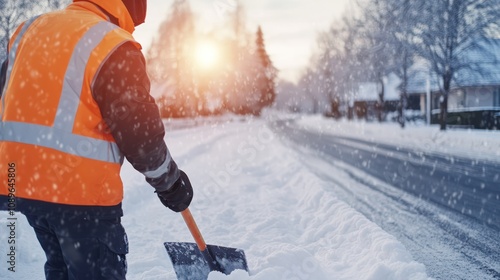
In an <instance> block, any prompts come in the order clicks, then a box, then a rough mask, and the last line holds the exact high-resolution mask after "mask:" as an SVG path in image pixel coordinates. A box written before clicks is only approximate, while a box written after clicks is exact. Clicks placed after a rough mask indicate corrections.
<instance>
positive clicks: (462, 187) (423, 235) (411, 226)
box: [274, 119, 500, 279]
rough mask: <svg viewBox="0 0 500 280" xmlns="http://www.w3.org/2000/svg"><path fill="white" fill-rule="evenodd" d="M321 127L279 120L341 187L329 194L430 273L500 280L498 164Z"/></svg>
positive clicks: (280, 128) (282, 130) (314, 165)
mask: <svg viewBox="0 0 500 280" xmlns="http://www.w3.org/2000/svg"><path fill="white" fill-rule="evenodd" d="M317 121H319V122H321V121H322V120H317ZM323 121H325V120H323ZM299 123H300V121H299ZM302 124H304V123H303V122H302ZM309 124H310V123H309ZM324 125H325V124H323V126H324ZM319 126H321V124H318V123H315V124H314V125H307V123H306V124H305V125H300V124H298V123H297V122H296V121H295V120H294V119H289V120H278V121H275V122H274V128H275V130H276V131H277V132H278V133H279V134H281V135H282V136H284V137H281V139H288V140H289V141H288V142H289V147H290V148H295V149H298V150H301V151H302V153H304V157H305V158H307V159H308V160H307V161H306V162H305V163H306V165H308V166H310V169H311V170H313V172H314V173H315V174H316V175H317V176H319V177H320V178H323V179H324V180H327V181H331V182H335V183H334V184H332V189H331V191H333V192H334V193H335V194H336V195H337V196H338V197H340V198H341V199H342V200H344V201H346V202H348V203H349V205H351V206H353V207H354V208H355V209H356V210H358V211H360V212H361V213H363V214H364V215H365V216H367V217H368V218H369V219H370V220H371V221H374V222H375V223H377V224H378V225H379V226H381V227H382V228H383V229H384V230H386V231H388V232H389V233H391V234H393V235H394V236H396V237H397V238H398V240H400V241H402V242H403V244H405V246H406V247H407V248H408V249H409V251H410V252H411V253H412V254H413V256H414V257H415V259H416V260H418V261H420V262H422V263H424V264H425V265H426V266H427V272H428V274H429V275H430V276H432V277H435V278H437V279H498V278H500V250H499V249H500V240H499V239H498V236H499V231H498V228H497V227H498V222H499V221H498V211H499V209H500V204H499V200H498V193H499V192H500V189H499V188H498V182H497V181H498V176H496V174H497V172H499V171H498V170H499V167H500V164H499V163H496V162H491V161H487V160H484V159H481V158H479V159H477V158H474V159H471V158H460V157H458V156H456V155H454V156H450V155H449V154H448V155H446V154H435V153H428V152H425V151H421V150H419V149H411V148H409V147H405V145H402V146H401V145H398V146H396V145H391V144H386V143H381V142H377V141H373V140H372V141H371V142H368V141H365V140H363V139H362V138H356V137H357V136H358V137H359V135H349V137H346V135H343V136H339V135H338V133H337V135H336V131H338V129H330V130H328V131H325V130H324V129H323V130H318V129H317V128H318V127H319ZM382 142H383V141H382ZM400 144H402V143H400ZM311 154H314V155H316V157H313V156H311ZM311 160H313V161H312V162H311ZM471 163H472V164H471ZM333 170H335V172H332V171H333ZM467 172H468V173H467ZM346 177H347V179H346ZM495 180H496V181H495ZM481 186H482V187H481ZM454 193H462V195H461V197H455V196H454V195H453V194H454ZM447 196H449V197H447ZM449 200H451V201H453V202H454V203H446V202H447V201H449ZM429 201H432V202H435V203H432V202H429ZM476 201H480V202H482V203H479V204H478V203H476ZM475 203H476V204H475ZM467 207H469V208H471V209H470V211H467ZM463 209H465V211H464V210H463ZM477 209H478V210H477ZM460 210H462V211H463V212H462V213H465V214H467V216H470V217H474V218H472V219H471V218H468V217H465V216H464V215H462V214H460V212H461V211H460ZM480 214H482V215H480ZM486 224H488V225H489V226H486ZM492 227H493V228H492Z"/></svg>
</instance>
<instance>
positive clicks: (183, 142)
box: [0, 119, 427, 280]
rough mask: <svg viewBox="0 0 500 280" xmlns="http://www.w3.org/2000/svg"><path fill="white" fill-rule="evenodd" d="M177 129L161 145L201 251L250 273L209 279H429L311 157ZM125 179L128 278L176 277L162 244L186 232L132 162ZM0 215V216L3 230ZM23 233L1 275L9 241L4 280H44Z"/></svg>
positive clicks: (258, 136) (245, 133) (241, 128)
mask: <svg viewBox="0 0 500 280" xmlns="http://www.w3.org/2000/svg"><path fill="white" fill-rule="evenodd" d="M179 122H183V121H171V122H167V130H168V133H167V136H166V141H167V144H168V146H169V148H170V150H171V153H172V155H173V157H174V159H175V160H176V161H177V163H178V165H179V166H180V167H181V168H182V169H183V170H185V171H186V173H187V174H188V175H189V176H190V179H191V182H192V184H193V186H194V188H195V198H194V200H193V203H192V205H191V207H190V209H191V212H192V213H193V216H194V218H195V219H196V220H197V222H198V226H199V227H200V230H201V232H202V233H203V235H204V238H205V240H206V241H207V243H209V244H216V245H221V246H226V247H235V248H240V249H243V250H244V251H245V254H246V257H247V260H248V265H249V268H250V276H249V275H248V274H246V273H245V272H243V271H235V272H233V274H231V275H230V276H225V275H221V274H220V273H217V272H213V273H211V275H210V277H209V279H211V280H215V279H252V280H263V279H266V280H267V279H268V280H271V279H272V280H275V279H278V280H279V279H287V280H288V279H301V280H302V279H314V280H321V279H325V280H326V279H370V280H377V279H380V280H387V279H394V280H396V279H427V275H426V272H425V267H424V265H422V264H421V263H418V262H415V261H414V260H413V258H412V257H411V255H410V253H409V252H408V251H407V250H406V249H405V247H404V246H403V245H402V244H401V243H400V242H399V241H398V240H397V239H396V238H394V237H393V236H391V235H389V234H388V233H386V232H385V231H383V230H382V229H381V228H380V227H378V226H377V225H376V224H374V223H372V222H370V221H369V220H368V219H366V218H365V217H364V216H363V215H361V214H360V213H359V212H357V211H355V210H354V209H353V208H351V207H350V206H348V205H347V204H346V203H345V202H343V201H341V200H339V199H338V198H337V197H336V195H335V193H333V192H332V190H331V189H332V184H334V183H332V182H331V181H329V180H326V179H321V178H319V177H317V176H315V175H314V173H312V172H311V171H310V170H308V168H307V167H306V166H305V165H304V164H303V162H305V161H308V160H311V161H312V160H313V158H312V157H314V155H311V158H310V159H309V158H307V157H308V156H303V155H302V156H299V154H298V153H297V152H295V151H294V150H292V149H289V148H287V147H286V145H284V144H283V143H282V142H281V141H280V139H278V138H277V137H276V136H275V134H273V133H272V131H271V130H270V129H268V128H267V126H266V123H265V120H251V119H249V120H240V119H239V120H236V121H234V120H233V121H222V122H221V121H219V122H217V121H211V122H209V123H207V124H205V125H203V124H197V126H189V125H185V123H183V125H182V126H185V127H188V128H184V129H175V130H172V129H171V127H173V126H175V127H179V126H180V125H179ZM184 122H186V121H184ZM188 122H189V121H188ZM122 176H123V181H124V184H125V199H124V203H123V205H124V211H125V216H124V218H123V220H122V221H123V224H124V226H125V229H126V231H127V233H128V237H129V242H130V253H129V255H128V256H127V258H128V264H129V271H128V274H127V275H128V279H176V277H175V273H174V271H173V269H172V264H171V263H170V260H169V258H168V255H167V253H166V250H165V248H164V247H163V242H166V241H169V242H192V237H191V236H190V234H189V231H188V230H187V228H186V226H185V225H184V222H183V220H182V218H181V216H180V214H177V213H173V212H171V211H169V210H168V209H166V208H165V207H163V206H162V205H161V204H160V202H159V201H158V199H157V197H156V195H155V194H154V193H153V191H152V188H151V187H150V186H148V185H147V183H146V182H145V181H144V179H143V177H142V175H141V174H139V173H137V172H136V171H134V170H133V168H132V167H131V166H130V164H128V163H126V164H125V165H124V168H123V171H122ZM19 216H21V215H19ZM6 217H7V216H6V213H4V212H2V213H0V226H1V227H2V228H4V227H5V223H6V221H7V220H6ZM1 232H2V234H3V232H4V231H3V230H2V231H1ZM19 232H20V235H21V237H20V238H22V239H20V241H22V242H19V250H20V255H21V257H20V258H19V266H18V271H17V272H15V273H10V272H8V271H7V270H6V267H5V261H4V260H5V249H4V247H5V246H4V245H5V244H6V239H5V238H4V237H3V236H2V239H1V240H0V242H2V243H3V244H2V246H0V254H1V256H0V261H1V263H2V264H3V265H2V266H1V267H0V278H1V279H42V278H43V264H44V255H43V252H42V251H41V249H40V248H39V246H38V244H37V241H36V237H35V235H34V234H33V232H32V230H31V229H30V228H29V225H28V224H27V222H22V223H20V229H19Z"/></svg>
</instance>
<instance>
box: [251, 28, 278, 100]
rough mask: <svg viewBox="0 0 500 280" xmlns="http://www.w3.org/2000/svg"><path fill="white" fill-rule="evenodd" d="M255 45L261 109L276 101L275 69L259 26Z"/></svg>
mask: <svg viewBox="0 0 500 280" xmlns="http://www.w3.org/2000/svg"><path fill="white" fill-rule="evenodd" d="M255 43H256V55H257V58H258V59H259V62H260V66H261V69H260V71H259V72H258V73H257V77H256V78H257V79H258V81H259V85H258V86H259V89H260V103H261V105H262V106H263V107H265V106H270V105H271V104H273V102H274V100H275V99H276V92H275V89H274V87H275V85H274V83H275V79H276V72H277V71H276V68H275V67H274V66H273V63H272V62H271V59H270V58H269V55H268V54H267V52H266V47H265V45H264V36H263V33H262V29H261V28H260V26H259V27H258V29H257V39H256V41H255Z"/></svg>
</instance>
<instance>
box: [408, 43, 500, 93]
mask: <svg viewBox="0 0 500 280" xmlns="http://www.w3.org/2000/svg"><path fill="white" fill-rule="evenodd" d="M461 63H462V64H464V65H465V67H462V68H461V69H460V70H459V71H458V72H456V73H455V75H454V78H453V80H452V85H451V86H452V88H453V87H455V88H456V87H471V86H497V85H498V86H500V40H491V41H489V42H486V41H482V42H480V43H478V47H477V48H473V49H472V48H471V49H469V50H465V51H463V53H462V61H461ZM409 72H410V77H409V80H408V85H407V92H408V93H410V94H412V93H424V92H426V91H427V88H428V87H429V89H430V90H431V91H438V90H439V89H440V88H441V87H440V85H442V82H441V79H440V77H438V76H437V75H436V73H434V72H433V71H430V66H429V63H428V62H426V61H424V60H419V61H417V62H416V63H415V64H414V65H412V67H411V68H410V71H409Z"/></svg>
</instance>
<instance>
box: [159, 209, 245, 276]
mask: <svg viewBox="0 0 500 280" xmlns="http://www.w3.org/2000/svg"><path fill="white" fill-rule="evenodd" d="M181 214H182V217H183V218H184V221H185V222H186V225H187V226H188V228H189V231H190V232H191V235H193V238H194V240H195V241H196V243H189V242H181V243H179V242H165V243H164V245H165V248H166V249H167V252H168V255H169V256H170V259H171V260H172V264H173V266H174V270H175V274H176V275H177V279H179V280H206V279H207V278H208V275H209V274H210V272H211V271H219V272H222V273H224V274H226V275H229V274H231V272H233V270H235V269H243V270H245V271H247V272H248V265H247V260H246V258H245V253H244V252H243V250H240V249H235V248H228V247H221V246H215V245H207V244H206V243H205V240H203V236H201V233H200V230H199V229H198V226H197V225H196V222H195V221H194V218H193V216H192V215H191V211H189V208H188V209H186V210H184V211H182V212H181Z"/></svg>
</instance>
